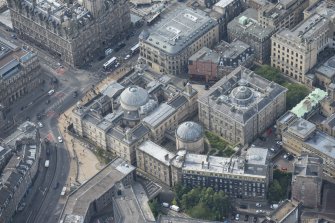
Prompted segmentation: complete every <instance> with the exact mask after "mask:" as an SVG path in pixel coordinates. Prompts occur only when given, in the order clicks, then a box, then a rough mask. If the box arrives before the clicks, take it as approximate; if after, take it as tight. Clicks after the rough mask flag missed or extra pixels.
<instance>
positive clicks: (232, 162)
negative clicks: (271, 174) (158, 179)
mask: <svg viewBox="0 0 335 223" xmlns="http://www.w3.org/2000/svg"><path fill="white" fill-rule="evenodd" d="M247 168H248V167H246V165H245V161H244V159H238V158H226V157H219V156H208V157H207V155H200V154H191V153H187V154H186V155H185V160H184V163H183V172H187V171H196V172H206V173H214V174H228V175H244V176H249V177H251V178H252V177H261V178H265V177H266V175H265V172H264V171H263V170H262V171H257V172H253V171H249V172H248V170H247ZM245 169H246V171H245Z"/></svg>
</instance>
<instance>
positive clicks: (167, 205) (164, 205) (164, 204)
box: [162, 202, 170, 208]
mask: <svg viewBox="0 0 335 223" xmlns="http://www.w3.org/2000/svg"><path fill="white" fill-rule="evenodd" d="M162 207H165V208H169V207H170V205H169V203H166V202H163V203H162Z"/></svg>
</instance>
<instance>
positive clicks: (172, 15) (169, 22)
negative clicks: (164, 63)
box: [142, 6, 217, 55]
mask: <svg viewBox="0 0 335 223" xmlns="http://www.w3.org/2000/svg"><path fill="white" fill-rule="evenodd" d="M216 25H217V22H216V21H215V20H213V19H212V18H210V17H209V16H207V15H206V13H205V12H203V11H201V10H198V9H191V8H188V7H184V6H181V7H180V8H178V9H176V10H174V11H172V12H169V13H168V14H167V15H166V16H165V17H163V19H162V20H161V21H159V22H158V23H156V25H154V26H152V28H151V29H150V30H149V35H142V37H144V41H145V42H147V43H149V44H151V45H153V46H155V47H156V48H157V49H159V50H161V51H163V52H165V53H167V54H170V55H174V54H178V53H179V52H180V51H182V50H183V49H185V48H187V46H189V45H190V44H191V43H193V42H195V41H196V40H197V39H198V38H199V37H201V36H202V35H204V34H205V33H207V32H208V31H209V30H211V29H212V28H213V27H215V26H216ZM145 37H147V38H145Z"/></svg>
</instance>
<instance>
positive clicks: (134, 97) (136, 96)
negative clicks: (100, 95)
mask: <svg viewBox="0 0 335 223" xmlns="http://www.w3.org/2000/svg"><path fill="white" fill-rule="evenodd" d="M148 101H149V94H148V92H147V91H146V90H144V89H143V88H141V87H138V86H130V87H127V88H126V89H125V90H124V91H123V92H122V93H121V99H120V102H121V106H122V108H123V109H124V110H127V111H137V110H138V109H139V108H140V107H141V106H142V105H145V104H146V103H147V102H148Z"/></svg>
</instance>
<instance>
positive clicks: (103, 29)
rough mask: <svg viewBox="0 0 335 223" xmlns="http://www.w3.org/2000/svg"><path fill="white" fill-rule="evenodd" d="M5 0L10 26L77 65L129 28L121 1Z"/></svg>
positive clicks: (126, 9) (128, 18)
mask: <svg viewBox="0 0 335 223" xmlns="http://www.w3.org/2000/svg"><path fill="white" fill-rule="evenodd" d="M69 2H70V1H67V3H64V2H62V1H57V0H48V1H47V0H8V7H9V9H10V13H11V19H12V23H13V27H14V30H15V32H16V33H18V35H19V36H21V37H22V38H25V39H28V40H29V41H31V42H33V43H35V44H36V45H38V46H41V47H43V48H45V49H47V50H49V52H50V53H52V54H53V55H56V56H58V57H59V58H60V59H62V60H63V61H64V62H66V63H68V64H70V65H73V66H80V65H83V64H85V62H87V61H90V60H91V59H92V58H93V57H94V56H96V53H97V52H99V51H101V50H102V49H104V48H105V47H106V46H107V44H108V43H109V42H111V41H113V40H117V39H119V38H120V34H121V33H122V32H123V31H125V30H126V29H128V28H129V26H130V24H131V22H130V11H129V7H128V4H127V1H125V0H115V1H114V0H82V1H78V2H76V1H73V3H72V4H69Z"/></svg>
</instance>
